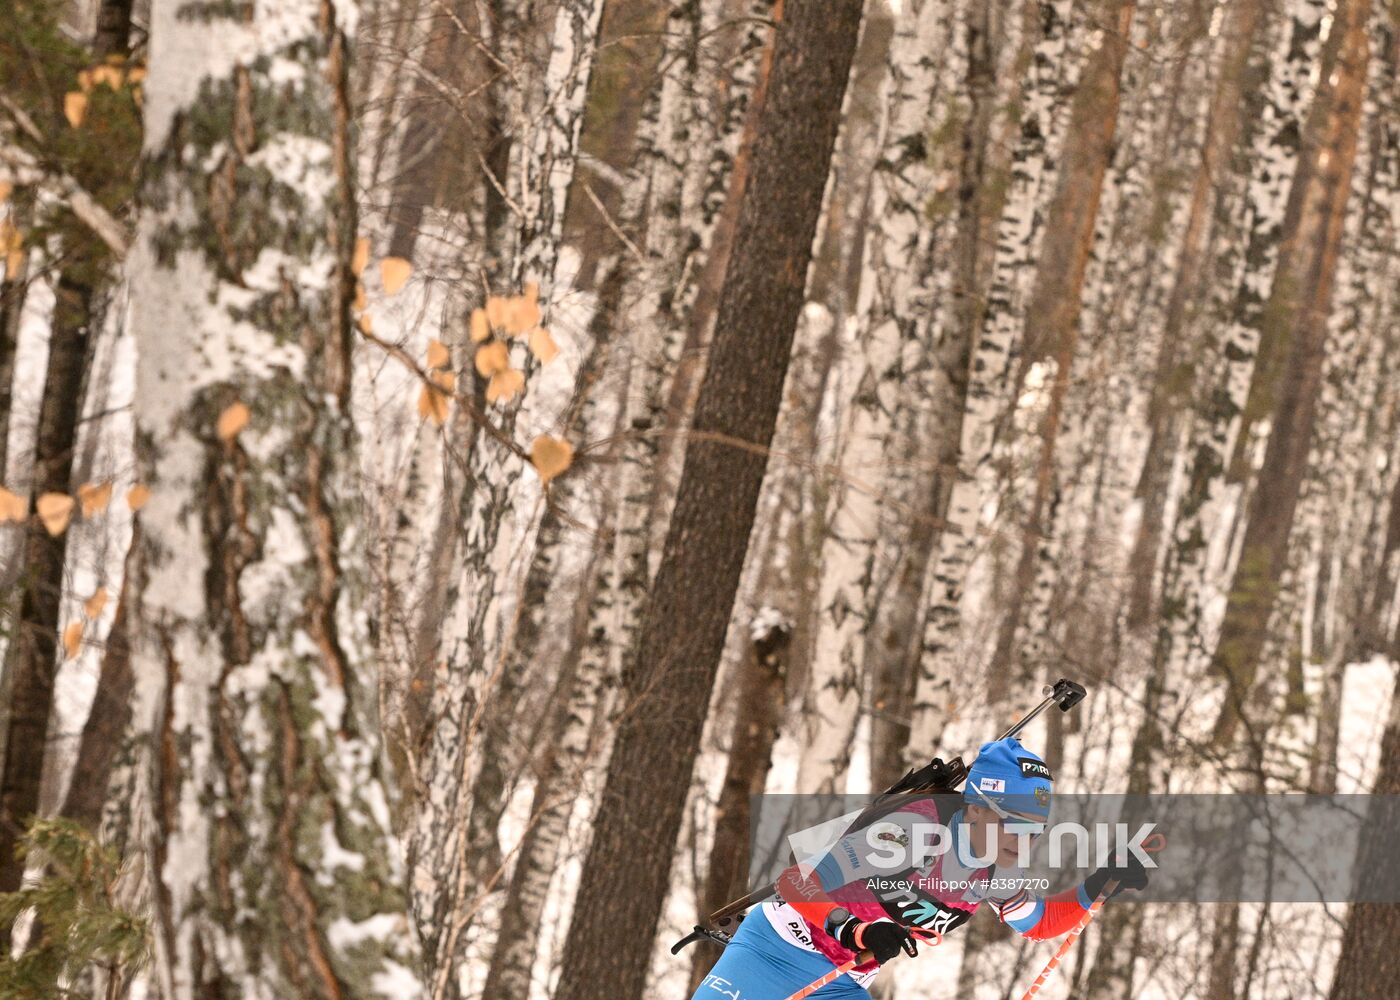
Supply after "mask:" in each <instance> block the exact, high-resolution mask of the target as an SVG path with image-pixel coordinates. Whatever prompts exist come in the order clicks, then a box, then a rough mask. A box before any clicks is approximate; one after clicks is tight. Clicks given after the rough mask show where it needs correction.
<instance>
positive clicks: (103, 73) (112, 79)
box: [92, 66, 122, 90]
mask: <svg viewBox="0 0 1400 1000" xmlns="http://www.w3.org/2000/svg"><path fill="white" fill-rule="evenodd" d="M92 82H93V83H94V84H99V83H104V84H106V85H107V86H109V87H111V88H112V89H113V90H119V89H120V88H121V85H122V71H121V70H120V69H119V68H117V67H116V66H98V67H97V68H96V69H94V70H93V71H92Z"/></svg>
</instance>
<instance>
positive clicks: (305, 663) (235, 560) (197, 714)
mask: <svg viewBox="0 0 1400 1000" xmlns="http://www.w3.org/2000/svg"><path fill="white" fill-rule="evenodd" d="M201 11H202V13H201V15H200V16H197V17H191V16H188V12H186V11H184V10H183V8H181V7H180V6H179V5H178V4H175V3H173V2H161V3H157V4H156V5H155V7H154V9H153V11H152V14H153V21H152V42H153V48H152V52H151V59H150V70H151V73H150V78H149V81H148V84H147V94H148V97H147V101H146V112H147V120H146V127H147V132H146V148H147V151H148V155H149V164H150V169H149V172H148V179H147V184H146V188H145V195H146V204H147V206H148V210H147V213H146V215H145V217H144V219H143V222H142V226H141V234H140V240H139V246H138V249H137V250H136V251H135V259H134V261H133V265H134V268H133V296H132V298H133V303H134V306H135V312H134V316H133V327H134V330H135V335H136V338H137V346H138V350H139V355H140V358H141V362H140V365H139V368H138V387H137V392H136V420H137V426H138V428H139V433H140V441H141V449H140V457H141V462H142V466H143V472H144V481H145V482H148V483H149V484H150V486H151V490H152V496H151V500H150V503H149V505H148V506H147V507H146V508H145V509H144V511H143V513H142V532H141V541H140V548H139V553H140V555H139V559H140V565H141V571H140V576H139V578H138V579H139V580H140V586H139V589H138V591H137V593H136V595H135V601H134V606H133V608H132V609H131V615H132V620H131V633H130V634H131V668H132V671H133V674H134V676H135V678H136V687H137V695H136V698H137V720H138V724H140V725H144V726H146V727H149V732H148V734H147V739H148V740H149V745H150V746H151V747H152V748H153V749H154V753H153V754H152V759H151V769H152V781H153V785H152V789H151V792H150V794H149V796H148V799H149V802H148V804H149V808H150V809H151V810H152V813H153V815H152V816H151V817H150V823H151V827H150V830H149V833H148V837H149V839H148V841H147V848H148V850H149V852H150V869H151V873H152V883H153V885H152V902H151V913H152V925H153V933H154V938H155V957H154V963H153V967H152V972H151V978H152V981H153V984H154V986H155V988H156V990H157V992H158V994H159V995H160V996H162V997H166V998H170V1000H175V998H191V1000H193V998H195V997H204V996H210V995H218V994H236V995H239V996H244V997H278V996H289V995H295V996H302V997H327V998H330V997H336V998H339V997H370V996H384V995H389V996H398V997H402V996H414V995H417V994H418V984H417V982H416V979H415V977H414V974H413V972H412V971H411V969H412V967H413V966H414V965H415V964H416V956H415V948H414V943H413V939H412V935H411V932H410V928H409V925H408V921H407V914H406V909H405V900H404V898H403V896H402V894H401V892H400V891H399V889H398V886H399V885H400V879H401V877H402V871H401V866H400V864H399V862H398V861H397V854H396V851H395V845H394V842H393V839H392V836H391V834H390V830H389V810H388V802H387V796H386V792H385V785H384V782H383V780H382V778H381V776H380V774H379V760H380V757H379V754H378V752H377V749H376V733H375V725H376V720H375V711H374V698H375V684H374V670H373V664H372V644H371V643H370V638H369V635H368V629H367V624H368V622H367V616H366V615H365V614H364V612H363V611H362V610H361V609H362V606H363V601H364V599H365V597H366V573H367V566H366V564H365V561H364V559H363V556H362V555H361V552H362V549H361V547H360V545H359V540H358V538H357V537H356V528H355V524H356V513H355V510H356V500H355V484H356V482H357V478H358V469H357V467H356V463H355V440H354V434H353V424H352V421H351V417H350V414H349V412H348V404H349V399H350V371H351V358H350V352H351V346H352V327H351V318H350V305H351V301H352V299H353V297H354V276H353V275H352V273H351V258H352V254H353V249H354V238H355V206H354V201H353V191H354V181H353V175H352V167H351V158H350V139H351V136H350V109H349V107H348V101H347V81H348V77H349V66H348V58H349V51H348V49H349V46H348V44H347V40H346V39H347V35H348V34H349V33H350V32H352V31H353V28H354V19H355V17H356V14H357V8H356V7H355V5H354V4H353V3H350V2H340V3H336V4H332V3H329V2H316V0H300V2H287V0H283V2H281V3H278V4H276V5H275V6H259V7H255V8H253V9H251V11H250V13H251V15H252V17H251V19H245V18H244V17H243V16H242V13H243V12H241V11H235V10H234V9H233V8H228V9H227V10H225V9H224V8H207V9H206V8H201ZM274 15H275V24H276V27H277V30H275V31H274V30H270V29H271V28H272V25H273V19H274ZM210 178H212V180H210ZM234 211H236V212H237V216H236V217H237V219H238V220H239V222H240V227H239V228H238V229H236V230H234V229H230V228H229V227H228V225H227V223H229V222H230V221H231V220H232V219H233V218H234V216H233V214H232V213H233V212H234Z"/></svg>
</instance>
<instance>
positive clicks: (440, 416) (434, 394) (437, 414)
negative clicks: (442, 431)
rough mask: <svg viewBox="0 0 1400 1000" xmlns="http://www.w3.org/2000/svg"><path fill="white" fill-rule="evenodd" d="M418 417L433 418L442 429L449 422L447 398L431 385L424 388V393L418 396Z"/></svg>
mask: <svg viewBox="0 0 1400 1000" xmlns="http://www.w3.org/2000/svg"><path fill="white" fill-rule="evenodd" d="M418 415H419V416H420V417H424V418H431V419H432V421H433V423H435V424H437V425H438V426H439V427H441V426H442V425H443V424H444V423H446V422H447V396H446V395H444V394H443V393H442V391H441V390H439V389H436V388H434V387H433V386H431V385H425V386H423V391H422V392H421V393H419V394H418Z"/></svg>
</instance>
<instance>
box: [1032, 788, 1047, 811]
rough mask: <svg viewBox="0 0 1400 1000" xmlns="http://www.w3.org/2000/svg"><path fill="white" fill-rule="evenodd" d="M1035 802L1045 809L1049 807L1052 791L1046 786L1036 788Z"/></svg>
mask: <svg viewBox="0 0 1400 1000" xmlns="http://www.w3.org/2000/svg"><path fill="white" fill-rule="evenodd" d="M1035 800H1036V801H1037V802H1039V803H1040V805H1041V806H1043V807H1046V806H1049V805H1050V789H1048V788H1046V787H1045V786H1044V785H1037V786H1036V788H1035Z"/></svg>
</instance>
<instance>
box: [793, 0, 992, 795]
mask: <svg viewBox="0 0 1400 1000" xmlns="http://www.w3.org/2000/svg"><path fill="white" fill-rule="evenodd" d="M960 8H962V9H961V10H960ZM965 12H966V8H965V5H961V4H958V3H957V2H956V0H928V2H911V3H909V4H907V5H906V6H905V7H904V8H903V10H902V11H901V13H900V15H899V16H898V18H897V20H896V25H895V36H894V39H893V41H892V43H891V48H890V55H889V67H888V72H889V77H888V79H887V81H886V92H885V107H884V119H885V120H884V122H883V124H882V128H881V133H882V136H881V149H882V153H881V160H880V163H879V164H878V166H877V173H876V176H875V178H874V181H873V185H872V190H871V201H870V212H871V218H872V220H873V222H872V229H871V234H870V241H869V247H868V263H867V267H866V271H865V275H866V278H867V280H866V282H864V284H863V287H862V290H861V294H860V317H859V320H858V324H859V327H858V329H859V332H858V334H857V336H856V337H855V339H854V340H851V341H848V342H846V343H845V344H843V352H842V357H841V360H840V361H839V362H838V364H839V365H840V366H841V367H842V368H843V369H844V371H843V372H842V373H839V374H838V375H837V376H836V378H837V380H838V382H840V383H842V384H845V385H849V386H850V388H851V390H852V396H851V399H850V404H849V405H850V409H849V410H848V411H847V416H846V420H845V426H844V427H843V429H842V431H841V434H840V437H839V444H838V451H837V455H836V458H835V464H836V466H837V469H836V472H835V481H834V484H833V496H832V499H831V517H830V522H829V526H828V531H827V535H826V538H825V540H824V542H823V545H822V550H821V556H820V562H819V572H820V573H821V582H820V585H819V590H818V596H817V623H816V634H815V638H814V641H813V658H812V666H811V674H810V677H809V680H808V704H807V707H806V711H805V713H804V718H803V723H802V733H801V744H802V747H803V752H802V757H801V764H800V766H799V770H798V779H797V787H798V789H799V790H800V791H802V792H831V791H836V792H839V791H843V790H844V788H845V778H846V772H847V770H848V768H849V764H850V755H851V744H852V740H853V738H854V735H855V728H856V721H857V718H858V715H859V709H860V702H861V690H862V659H863V657H862V654H863V652H864V648H865V637H866V632H867V630H868V628H869V626H870V624H871V621H872V618H873V614H874V611H875V608H874V605H873V603H872V602H873V601H874V600H875V597H876V594H875V586H874V581H875V575H876V572H877V570H876V566H875V553H876V545H877V542H878V541H879V539H880V535H881V531H880V529H881V526H882V525H881V520H882V519H881V506H882V504H881V499H882V492H883V491H884V490H885V489H887V488H894V484H895V481H896V480H898V479H901V478H907V477H908V475H909V471H910V469H911V467H912V465H913V464H914V455H913V454H911V453H910V452H908V451H906V450H905V449H906V448H908V446H909V445H910V444H911V442H910V441H908V440H907V439H906V438H905V437H904V436H903V435H899V436H898V437H895V436H894V435H895V431H896V429H906V428H908V427H910V426H911V424H913V423H914V422H915V421H916V418H915V417H914V412H915V411H916V410H918V409H920V408H922V407H923V406H926V405H928V402H927V401H928V400H929V399H932V398H934V397H933V396H931V395H929V394H928V392H927V391H928V390H929V389H932V388H934V387H933V386H931V385H929V384H928V383H932V382H934V381H935V380H936V376H935V373H934V372H932V371H931V369H932V368H933V367H934V362H933V361H932V359H931V358H930V356H929V355H930V352H931V350H932V349H933V338H934V337H935V335H936V334H935V331H936V330H937V328H938V325H939V322H940V320H941V319H942V318H943V317H944V316H945V315H946V314H947V313H949V312H951V311H952V310H951V304H950V302H949V296H948V290H947V288H946V283H947V277H948V275H949V274H950V273H951V272H950V270H949V269H946V268H942V269H940V268H938V267H937V263H938V262H937V261H935V259H934V257H933V254H934V247H935V245H936V244H938V243H941V242H942V240H943V238H945V237H946V234H947V232H948V230H949V229H950V228H951V225H950V217H951V216H952V213H951V211H950V208H949V202H950V201H951V197H950V194H949V192H950V190H951V189H953V188H954V187H955V184H956V177H957V174H956V169H950V164H949V162H948V161H949V159H950V157H949V156H948V154H947V151H946V150H945V149H941V148H940V149H931V148H929V145H930V143H931V142H937V141H938V140H937V139H936V138H932V137H936V136H939V135H940V134H941V131H942V129H941V128H940V126H942V127H943V128H947V127H950V126H952V123H953V122H956V121H957V119H958V116H959V113H960V112H963V111H964V109H963V108H962V107H961V106H960V105H959V103H958V99H959V97H960V96H961V94H960V92H959V82H960V81H961V80H963V79H964V78H965V77H966V70H967V53H966V40H967V31H966V24H965V23H964V20H963V17H962V16H960V14H964V13H965ZM935 53H936V54H937V55H935ZM949 119H951V120H952V121H951V122H950V121H949ZM953 127H955V126H953ZM931 205H933V206H938V205H942V210H941V214H940V217H939V218H937V219H936V220H935V221H934V222H932V223H930V222H929V220H928V219H927V217H926V214H927V213H928V212H929V211H930V206H931ZM940 279H942V280H940ZM938 388H945V389H946V388H947V385H946V384H945V385H943V386H939V387H938ZM903 492H904V493H905V494H906V495H907V492H908V491H907V490H905V491H903Z"/></svg>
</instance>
